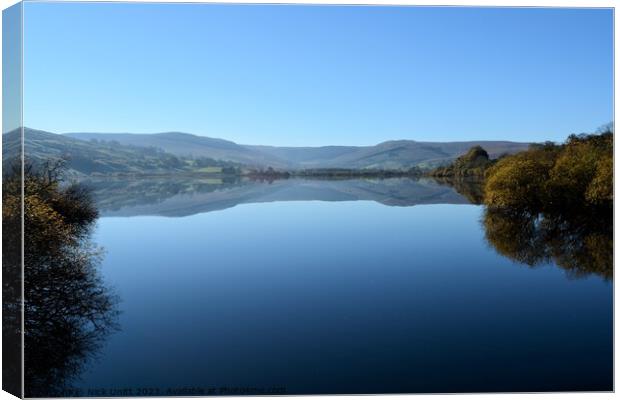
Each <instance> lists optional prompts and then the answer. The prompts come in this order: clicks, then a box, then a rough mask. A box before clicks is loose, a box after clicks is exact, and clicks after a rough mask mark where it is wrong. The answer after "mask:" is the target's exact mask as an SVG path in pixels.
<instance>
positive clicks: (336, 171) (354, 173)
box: [244, 167, 422, 180]
mask: <svg viewBox="0 0 620 400" xmlns="http://www.w3.org/2000/svg"><path fill="white" fill-rule="evenodd" d="M244 175H245V176H247V177H250V178H253V179H264V180H275V179H287V178H291V177H299V178H326V179H353V178H397V177H407V176H411V177H418V176H421V175H422V170H420V169H419V168H417V167H412V168H410V169H407V170H386V169H368V168H365V169H352V168H312V169H302V170H293V171H283V170H276V169H273V168H272V167H269V168H266V169H250V170H249V171H247V172H245V173H244Z"/></svg>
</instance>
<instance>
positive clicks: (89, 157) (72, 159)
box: [2, 128, 237, 178]
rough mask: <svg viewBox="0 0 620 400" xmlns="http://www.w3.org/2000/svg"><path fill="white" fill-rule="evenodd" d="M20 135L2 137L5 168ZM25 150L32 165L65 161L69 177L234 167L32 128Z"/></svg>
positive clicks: (26, 136) (27, 131) (26, 133)
mask: <svg viewBox="0 0 620 400" xmlns="http://www.w3.org/2000/svg"><path fill="white" fill-rule="evenodd" d="M20 146H21V141H20V132H19V130H14V131H11V132H8V133H5V134H4V135H2V159H3V163H4V165H6V163H8V162H10V161H11V159H12V158H13V157H14V156H16V155H18V154H19V149H20ZM24 151H25V153H26V157H27V158H28V159H29V160H30V161H32V162H35V163H36V162H41V161H45V160H49V159H59V158H67V159H68V160H69V161H68V165H67V167H68V171H67V173H68V174H69V176H70V177H74V178H82V177H84V176H95V175H115V174H117V175H118V174H120V175H127V174H136V175H144V174H170V173H180V172H200V171H201V170H204V169H205V168H207V167H212V168H211V170H212V171H214V170H215V171H216V169H214V168H220V169H221V168H224V167H235V166H237V165H235V164H232V163H226V162H221V161H217V160H213V159H200V160H198V161H197V160H195V159H191V158H188V157H180V156H175V155H174V154H171V153H168V152H165V151H163V150H162V149H160V148H156V147H142V146H133V145H129V144H126V145H121V144H119V143H114V142H103V141H90V140H89V141H86V140H80V139H75V138H72V137H69V136H66V135H58V134H54V133H50V132H45V131H39V130H35V129H30V128H25V129H24Z"/></svg>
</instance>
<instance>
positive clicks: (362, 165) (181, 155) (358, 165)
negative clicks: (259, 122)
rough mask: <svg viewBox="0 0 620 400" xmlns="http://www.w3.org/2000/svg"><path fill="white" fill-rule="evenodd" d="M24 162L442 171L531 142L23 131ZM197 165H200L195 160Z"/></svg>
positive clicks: (15, 138) (84, 171) (123, 170)
mask: <svg viewBox="0 0 620 400" xmlns="http://www.w3.org/2000/svg"><path fill="white" fill-rule="evenodd" d="M24 132H25V138H24V145H25V150H26V156H27V157H28V158H29V159H32V160H45V159H49V158H59V157H63V156H65V157H68V158H69V159H70V162H69V165H68V166H69V169H70V173H71V174H72V175H74V176H76V177H82V176H92V175H110V174H112V175H113V174H172V173H178V172H200V171H201V167H203V168H202V170H204V167H206V166H219V167H226V166H230V167H236V168H240V167H241V166H244V167H248V168H266V167H272V168H274V169H279V170H301V169H321V168H349V169H383V170H407V169H409V168H411V167H415V166H417V167H421V168H426V169H428V168H433V167H436V166H439V165H445V164H448V163H450V162H451V161H453V160H454V159H456V158H457V157H458V156H460V155H462V154H464V153H465V152H467V150H469V149H470V148H471V147H473V146H477V145H479V146H482V147H484V148H485V149H486V150H487V152H488V153H489V155H490V157H491V158H495V157H498V156H499V155H501V154H504V153H507V154H510V153H515V152H518V151H521V150H524V149H526V148H527V147H528V146H529V144H528V143H516V142H507V141H471V142H445V143H442V142H417V141H413V140H397V141H387V142H383V143H380V144H377V145H375V146H323V147H276V146H256V145H242V144H237V143H234V142H231V141H227V140H223V139H213V138H208V137H203V136H196V135H192V134H188V133H180V132H165V133H155V134H131V133H115V134H112V133H69V134H55V133H51V132H46V131H41V130H35V129H30V128H25V131H24ZM19 145H20V135H19V131H12V132H9V133H6V134H4V135H3V159H4V161H5V162H6V161H7V160H8V159H9V158H10V157H9V155H10V154H17V153H18V151H19ZM196 160H199V161H196Z"/></svg>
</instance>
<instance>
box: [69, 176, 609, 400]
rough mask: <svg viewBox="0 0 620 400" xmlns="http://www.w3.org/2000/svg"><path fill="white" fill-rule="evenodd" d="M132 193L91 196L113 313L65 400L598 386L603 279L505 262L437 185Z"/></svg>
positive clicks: (231, 186)
mask: <svg viewBox="0 0 620 400" xmlns="http://www.w3.org/2000/svg"><path fill="white" fill-rule="evenodd" d="M136 185H137V187H136V188H135V191H133V192H132V189H131V185H127V184H122V183H119V189H118V191H115V189H114V187H113V185H112V186H110V184H108V186H106V187H104V188H101V189H100V191H99V192H97V193H98V196H99V203H100V204H101V205H102V214H103V217H102V218H101V219H100V220H99V222H98V226H97V230H96V232H95V237H94V240H95V242H97V243H98V244H99V245H100V246H102V247H104V248H105V251H106V253H105V258H104V259H103V263H102V271H103V274H104V277H105V280H106V282H107V283H108V284H110V285H111V286H113V287H114V288H115V290H116V292H117V293H118V295H119V296H120V299H121V303H120V306H119V308H120V309H121V311H122V315H121V316H120V319H119V323H120V331H118V332H116V333H114V334H112V335H110V336H109V338H108V339H107V341H106V343H105V345H104V347H103V348H102V349H101V351H100V354H99V356H98V357H93V358H92V359H91V360H90V361H89V362H88V364H87V367H86V369H85V372H84V373H82V374H81V376H80V377H79V378H76V379H75V381H74V382H73V385H74V387H75V388H76V389H79V390H78V391H77V392H76V394H78V395H98V396H102V395H103V396H113V395H149V394H150V395H171V394H172V395H174V394H194V395H196V394H198V395H199V394H234V393H238V394H245V393H247V394H261V393H263V394H269V393H289V394H311V393H317V394H322V393H389V392H462V391H468V392H470V391H473V392H482V391H547V390H552V391H565V390H612V371H613V370H612V367H613V366H612V362H613V359H612V358H613V353H612V345H613V337H612V334H613V331H612V322H613V318H612V290H613V283H612V281H611V279H610V278H609V276H607V277H604V276H603V275H601V274H597V273H592V274H589V273H585V274H580V275H578V276H577V275H575V274H571V273H567V272H566V271H565V270H564V269H562V268H558V267H557V266H556V265H554V264H553V263H552V262H549V263H542V264H540V265H538V266H537V267H536V268H531V267H529V266H527V265H523V264H520V263H517V262H515V261H512V260H510V259H508V258H505V257H503V256H502V255H500V254H498V252H497V251H496V250H495V249H494V248H493V247H492V246H491V245H490V244H489V243H488V242H487V241H486V239H485V228H484V225H483V224H482V223H481V219H482V218H483V208H482V207H481V206H477V205H472V204H469V201H468V200H467V199H466V198H465V197H463V196H461V195H459V194H457V193H456V192H455V191H454V190H453V189H451V188H450V187H448V186H443V185H438V184H435V183H432V182H428V181H410V180H400V179H397V180H386V181H376V182H372V181H341V182H333V181H330V182H320V181H276V182H273V183H272V184H269V183H257V182H254V183H239V182H237V183H235V182H233V183H228V184H224V183H221V182H202V183H201V185H202V186H200V185H197V184H196V182H193V183H183V182H180V183H179V182H174V183H171V182H167V183H165V184H161V185H159V186H158V187H155V186H157V185H151V186H149V188H146V187H141V186H140V184H136ZM188 185H189V186H188ZM209 185H211V186H209ZM121 188H125V190H122V189H121Z"/></svg>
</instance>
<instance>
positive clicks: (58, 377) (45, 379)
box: [2, 163, 118, 397]
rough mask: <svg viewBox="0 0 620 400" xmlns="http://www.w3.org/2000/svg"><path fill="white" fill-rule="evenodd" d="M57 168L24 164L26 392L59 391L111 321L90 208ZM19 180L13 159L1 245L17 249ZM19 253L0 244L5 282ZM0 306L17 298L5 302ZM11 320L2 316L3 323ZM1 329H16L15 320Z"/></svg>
mask: <svg viewBox="0 0 620 400" xmlns="http://www.w3.org/2000/svg"><path fill="white" fill-rule="evenodd" d="M61 172H62V164H60V163H47V164H45V165H42V166H38V167H33V166H32V165H26V167H25V175H24V178H25V179H24V228H25V231H24V280H25V281H24V387H25V395H26V397H51V396H62V395H63V392H64V389H65V388H66V387H67V386H68V385H69V384H70V383H71V381H72V380H73V379H74V378H75V377H77V376H78V375H79V374H80V372H81V371H82V370H83V368H84V366H85V364H86V362H87V361H88V360H89V359H90V358H91V357H93V356H94V355H95V354H96V353H97V351H98V349H99V348H100V347H101V345H102V344H103V341H104V340H105V339H106V337H107V336H108V335H109V334H110V333H112V332H113V331H115V330H116V329H118V325H117V316H118V310H117V305H118V299H117V297H116V296H114V295H113V294H112V293H111V291H110V289H109V288H107V287H106V286H105V285H104V283H103V281H102V278H101V275H100V273H99V270H98V266H99V264H100V259H101V249H98V248H97V247H96V246H94V244H93V243H92V242H91V240H90V236H91V232H92V228H93V226H94V223H95V221H96V220H97V217H98V213H97V210H96V209H95V207H94V205H93V203H92V201H91V200H90V195H89V193H88V192H87V191H85V190H84V189H83V188H82V187H80V186H79V185H61V184H60V181H61V179H60V178H61V175H60V174H61ZM19 180H20V167H19V164H14V167H12V168H11V169H10V170H9V173H8V174H7V175H5V176H4V179H3V209H2V213H3V229H5V234H4V235H3V245H4V246H7V245H8V246H9V249H19V240H20V236H21V235H20V234H19V233H20V232H19V230H18V227H20V223H19V218H20V206H21V201H20V198H19V195H18V194H17V192H16V190H15V188H19V187H20V184H19ZM11 253H13V254H11ZM19 259H20V258H19V257H18V256H17V257H16V253H15V250H13V251H10V252H3V265H4V268H3V269H4V271H5V272H4V276H3V277H4V278H5V279H6V278H10V279H9V281H6V280H5V281H4V286H5V287H4V288H3V289H4V290H7V288H8V289H10V288H11V287H13V288H14V287H16V286H17V285H19V278H20V274H19V270H20V266H19ZM10 271H12V272H13V273H10ZM5 307H9V308H10V307H13V308H15V307H17V308H19V305H16V304H6V303H5ZM11 322H12V320H11V319H6V318H5V319H4V320H3V323H4V324H5V325H6V324H7V323H9V324H11ZM4 329H7V330H11V331H19V330H20V329H21V326H5V328H4ZM3 331H4V330H3ZM19 351H20V350H19V349H13V351H12V352H15V353H16V352H19ZM13 379H14V380H15V381H18V380H19V377H14V378H13Z"/></svg>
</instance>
